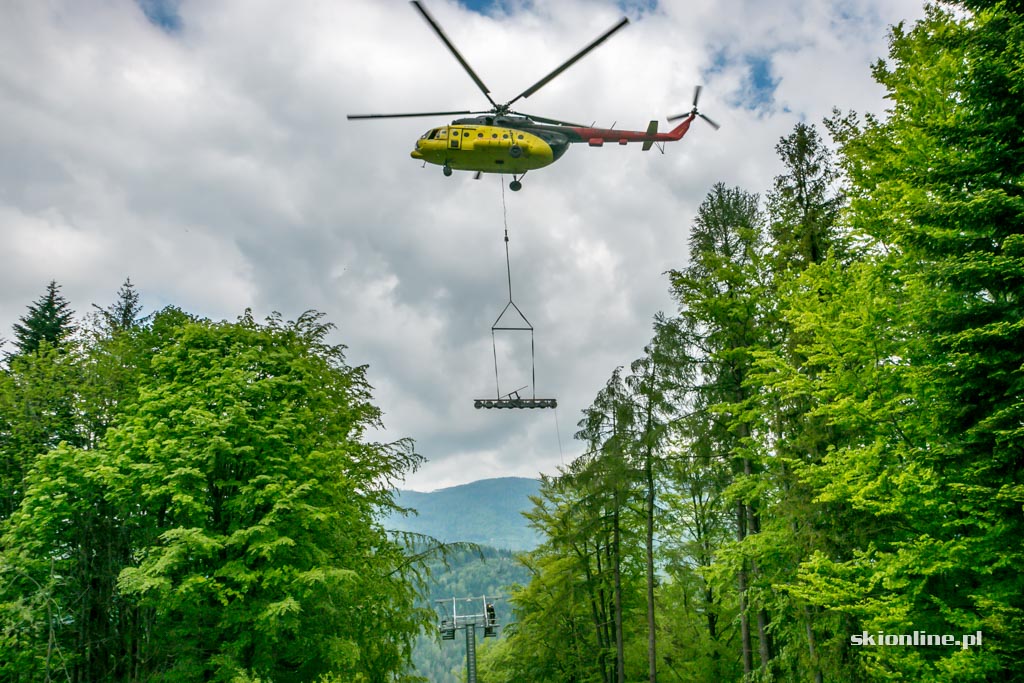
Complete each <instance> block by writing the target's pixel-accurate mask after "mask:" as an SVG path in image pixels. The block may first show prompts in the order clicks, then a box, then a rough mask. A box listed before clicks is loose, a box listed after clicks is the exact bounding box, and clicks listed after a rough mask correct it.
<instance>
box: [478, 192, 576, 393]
mask: <svg viewBox="0 0 1024 683" xmlns="http://www.w3.org/2000/svg"><path fill="white" fill-rule="evenodd" d="M501 203H502V210H503V211H505V188H504V186H502V190H501ZM505 270H506V273H507V275H508V303H507V304H505V308H503V309H501V313H500V314H499V315H498V318H497V320H495V321H494V324H493V325H491V348H492V349H493V351H494V388H495V393H496V396H495V397H494V398H476V399H473V407H474V408H477V409H480V408H557V407H558V402H557V401H556V400H555V399H553V398H537V363H536V353H535V351H534V337H533V325H532V324H530V321H529V320H527V319H526V316H525V315H523V312H522V311H521V310H519V306H517V305H516V303H515V301H513V300H512V266H511V263H510V261H509V256H508V215H507V212H506V213H505ZM509 309H513V310H514V311H515V312H516V313H517V314H518V315H519V318H520V320H521V321H522V322H521V323H519V324H515V323H508V322H504V323H503V322H502V320H503V319H504V318H505V315H506V314H507V313H508V312H509ZM499 331H522V332H529V333H530V384H529V385H527V386H523V387H519V388H518V389H516V390H515V391H511V392H509V393H507V394H504V395H502V393H501V385H500V383H499V380H498V342H497V339H496V337H495V332H499ZM527 387H529V389H530V394H531V395H530V396H529V397H528V398H524V397H523V396H520V394H519V392H520V391H522V390H523V389H526V388H527Z"/></svg>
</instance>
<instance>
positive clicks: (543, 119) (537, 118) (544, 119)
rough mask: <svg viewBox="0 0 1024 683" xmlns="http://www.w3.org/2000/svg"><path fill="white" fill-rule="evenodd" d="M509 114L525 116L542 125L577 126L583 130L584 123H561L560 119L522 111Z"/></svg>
mask: <svg viewBox="0 0 1024 683" xmlns="http://www.w3.org/2000/svg"><path fill="white" fill-rule="evenodd" d="M509 114H517V115H519V116H525V117H526V118H528V119H533V120H534V121H540V122H541V123H550V124H553V125H556V126H575V127H576V128H582V127H583V124H582V123H570V122H569V121H559V120H558V119H549V118H547V117H546V116H534V115H533V114H524V113H523V112H521V111H510V112H509Z"/></svg>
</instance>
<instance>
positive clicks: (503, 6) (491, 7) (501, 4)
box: [459, 0, 658, 17]
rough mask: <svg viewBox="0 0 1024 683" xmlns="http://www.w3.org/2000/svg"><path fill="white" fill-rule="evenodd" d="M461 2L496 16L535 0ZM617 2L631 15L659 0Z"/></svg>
mask: <svg viewBox="0 0 1024 683" xmlns="http://www.w3.org/2000/svg"><path fill="white" fill-rule="evenodd" d="M459 4H460V5H462V6H463V7H465V8H466V9H468V10H470V11H472V12H476V13H478V14H483V15H485V16H494V15H495V14H496V13H498V12H499V11H500V12H501V13H503V14H512V13H513V11H515V10H521V9H524V8H529V7H530V6H532V5H533V2H531V0H459ZM616 4H617V5H618V6H619V9H621V10H622V11H623V12H624V13H626V14H628V15H629V16H631V17H635V16H637V15H643V14H649V13H651V12H654V11H655V10H657V9H658V0H618V2H617V3H616Z"/></svg>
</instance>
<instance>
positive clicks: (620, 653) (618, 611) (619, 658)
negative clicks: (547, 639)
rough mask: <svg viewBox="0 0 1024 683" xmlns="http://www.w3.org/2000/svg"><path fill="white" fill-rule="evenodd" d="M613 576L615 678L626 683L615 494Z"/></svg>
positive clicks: (617, 506)
mask: <svg viewBox="0 0 1024 683" xmlns="http://www.w3.org/2000/svg"><path fill="white" fill-rule="evenodd" d="M612 539H613V540H612V545H613V550H612V552H613V553H614V557H613V558H612V576H613V578H614V581H615V587H614V590H615V674H616V676H615V679H616V681H618V683H626V653H625V647H624V645H623V642H622V567H621V560H622V558H621V556H620V552H619V551H620V546H619V543H620V540H621V539H620V529H619V501H618V492H616V494H615V510H614V511H613V513H612Z"/></svg>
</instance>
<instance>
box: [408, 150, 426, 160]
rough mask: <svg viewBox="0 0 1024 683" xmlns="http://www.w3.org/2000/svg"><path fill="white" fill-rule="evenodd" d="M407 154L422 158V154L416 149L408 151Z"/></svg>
mask: <svg viewBox="0 0 1024 683" xmlns="http://www.w3.org/2000/svg"><path fill="white" fill-rule="evenodd" d="M409 156H411V157H412V158H413V159H422V158H423V154H421V153H420V151H419V150H418V149H414V150H413V151H412V152H410V153H409Z"/></svg>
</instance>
